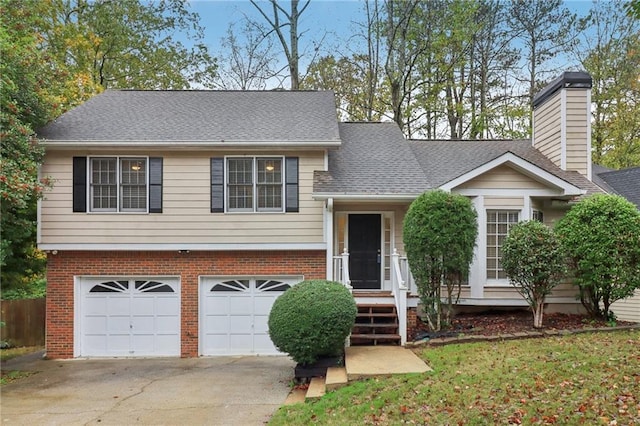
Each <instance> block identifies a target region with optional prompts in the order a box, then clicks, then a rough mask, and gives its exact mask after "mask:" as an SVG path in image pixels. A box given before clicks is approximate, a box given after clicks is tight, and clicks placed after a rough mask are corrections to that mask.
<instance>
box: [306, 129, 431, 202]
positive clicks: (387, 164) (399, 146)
mask: <svg viewBox="0 0 640 426" xmlns="http://www.w3.org/2000/svg"><path fill="white" fill-rule="evenodd" d="M340 136H341V137H342V145H341V146H340V148H339V149H338V150H336V151H331V152H329V170H330V171H329V172H321V171H318V172H316V173H315V177H314V186H313V187H314V192H315V193H331V194H361V195H363V194H376V195H380V194H389V195H390V194H405V195H406V194H412V195H416V194H420V193H422V192H424V190H425V188H427V187H428V186H429V185H428V184H427V181H426V178H425V176H424V173H423V172H422V169H421V168H420V165H419V164H418V162H417V161H416V158H415V156H414V155H413V152H412V151H411V148H409V145H408V143H407V141H406V140H405V138H404V136H403V135H402V132H401V131H400V129H399V128H398V126H397V125H396V124H395V123H340Z"/></svg>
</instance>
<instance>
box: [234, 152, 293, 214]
mask: <svg viewBox="0 0 640 426" xmlns="http://www.w3.org/2000/svg"><path fill="white" fill-rule="evenodd" d="M237 158H240V159H247V158H250V159H251V160H252V184H253V208H252V209H251V210H249V209H230V208H229V182H228V176H229V159H237ZM260 158H273V159H279V160H280V162H281V164H282V182H281V183H280V185H281V187H282V194H281V197H282V201H281V205H282V207H281V208H280V210H258V207H257V204H258V198H257V197H258V191H257V188H258V184H257V177H258V176H257V174H258V172H257V168H256V164H257V163H256V160H257V159H260ZM286 168H287V167H286V161H285V156H284V155H266V154H265V155H225V157H224V212H225V213H230V214H255V213H259V214H284V213H285V211H286V206H285V203H286V197H287V194H286V185H285V183H286V181H287V176H286V173H287V171H286Z"/></svg>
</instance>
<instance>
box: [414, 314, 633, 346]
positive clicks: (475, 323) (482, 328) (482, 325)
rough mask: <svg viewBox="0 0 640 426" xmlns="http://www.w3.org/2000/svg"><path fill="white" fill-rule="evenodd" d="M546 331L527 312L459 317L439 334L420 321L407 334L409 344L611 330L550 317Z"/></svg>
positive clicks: (579, 319)
mask: <svg viewBox="0 0 640 426" xmlns="http://www.w3.org/2000/svg"><path fill="white" fill-rule="evenodd" d="M542 324H543V328H542V329H535V328H533V315H532V314H531V312H529V311H527V310H522V309H521V310H512V311H488V312H482V313H461V314H457V315H456V316H455V317H454V319H453V321H452V324H451V326H450V327H447V328H446V329H443V330H442V331H440V332H437V333H434V332H429V330H428V327H427V325H426V324H424V323H421V322H420V321H418V326H417V327H416V328H415V329H411V330H408V338H409V339H408V340H409V341H415V340H422V339H424V338H425V337H428V338H436V337H457V336H460V335H485V336H496V335H499V334H513V333H519V332H527V331H543V330H579V329H583V328H603V327H610V326H611V324H609V323H607V322H605V321H598V320H592V319H590V318H588V317H587V316H584V315H575V314H560V313H549V314H544V317H543V319H542ZM633 324H635V323H632V322H628V321H616V325H618V326H623V325H633Z"/></svg>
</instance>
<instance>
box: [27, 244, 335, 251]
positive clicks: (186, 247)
mask: <svg viewBox="0 0 640 426" xmlns="http://www.w3.org/2000/svg"><path fill="white" fill-rule="evenodd" d="M38 248H39V249H40V250H43V251H55V250H58V251H65V250H68V251H100V250H110V251H138V250H142V251H231V250H233V251H256V250H326V248H327V245H326V243H248V244H235V243H228V244H198V243H184V244H176V243H172V244H162V243H158V244H154V243H148V244H145V243H140V244H126V243H122V244H118V243H106V244H99V243H43V244H38Z"/></svg>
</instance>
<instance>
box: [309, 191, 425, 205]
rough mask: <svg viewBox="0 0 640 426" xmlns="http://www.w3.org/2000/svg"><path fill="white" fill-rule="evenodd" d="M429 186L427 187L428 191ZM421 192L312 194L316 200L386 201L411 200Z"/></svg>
mask: <svg viewBox="0 0 640 426" xmlns="http://www.w3.org/2000/svg"><path fill="white" fill-rule="evenodd" d="M427 190H428V188H426V189H425V191H427ZM420 194H421V193H417V194H415V193H406V194H396V193H390V194H369V193H346V192H344V193H328V192H314V193H312V194H311V196H312V197H313V199H314V200H318V201H326V200H329V199H333V200H334V201H353V202H358V203H361V202H367V201H376V202H380V201H384V202H411V201H413V200H415V199H416V198H417V197H418V196H419V195H420Z"/></svg>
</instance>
